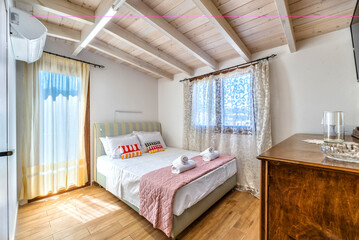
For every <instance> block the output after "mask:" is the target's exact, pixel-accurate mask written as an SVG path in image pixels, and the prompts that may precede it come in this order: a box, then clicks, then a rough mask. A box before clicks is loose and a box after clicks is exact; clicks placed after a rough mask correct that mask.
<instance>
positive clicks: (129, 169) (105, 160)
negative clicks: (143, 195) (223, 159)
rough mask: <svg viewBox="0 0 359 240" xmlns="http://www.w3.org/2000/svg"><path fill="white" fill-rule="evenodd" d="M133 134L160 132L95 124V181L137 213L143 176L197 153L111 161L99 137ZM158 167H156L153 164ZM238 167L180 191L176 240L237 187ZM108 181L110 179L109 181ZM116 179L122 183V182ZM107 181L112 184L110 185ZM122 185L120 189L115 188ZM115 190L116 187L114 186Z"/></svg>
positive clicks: (150, 125) (148, 126) (156, 127)
mask: <svg viewBox="0 0 359 240" xmlns="http://www.w3.org/2000/svg"><path fill="white" fill-rule="evenodd" d="M132 131H149V132H150V131H159V132H161V133H162V129H161V124H160V123H159V122H121V123H95V124H94V134H93V135H94V139H93V144H94V154H93V160H94V173H93V174H94V181H95V182H96V183H98V184H99V185H100V186H102V187H104V188H106V186H111V187H109V189H108V190H109V191H110V192H111V193H113V194H114V195H115V196H117V197H118V198H119V199H120V200H122V201H123V202H125V203H126V204H127V205H129V206H130V207H131V208H132V209H134V210H135V211H137V212H138V211H139V194H138V192H139V181H140V178H141V176H143V175H144V174H146V173H148V172H150V171H153V170H156V169H158V168H161V167H165V166H169V165H170V164H171V162H172V160H173V159H174V158H175V157H178V156H179V155H181V154H186V155H187V156H188V157H193V156H196V155H198V154H199V153H198V152H193V151H187V150H183V149H176V148H167V149H166V150H165V151H164V152H159V153H155V154H149V153H144V154H143V156H141V157H137V158H132V159H124V160H120V161H119V160H118V159H111V158H109V157H107V156H106V155H105V152H104V149H103V146H102V144H101V141H100V139H99V138H100V137H104V136H119V135H124V134H128V133H132ZM154 162H155V163H156V164H153V163H154ZM236 172H237V169H236V163H235V160H232V161H230V162H228V163H226V164H224V165H222V166H221V167H219V168H217V169H215V170H213V171H211V172H209V173H207V174H205V175H203V176H202V177H200V178H198V179H196V180H195V181H193V182H190V183H189V184H187V185H185V186H183V187H182V188H180V189H179V190H178V191H177V193H176V195H175V200H174V209H173V226H172V234H171V237H172V238H173V239H174V238H176V236H178V235H179V234H180V233H181V232H182V231H183V230H184V229H185V228H186V227H188V226H189V225H190V224H191V223H192V222H193V221H194V220H195V219H197V218H198V217H199V216H200V215H201V214H202V213H204V212H205V211H206V210H207V209H208V208H210V207H211V206H212V205H213V204H214V203H215V202H216V201H218V200H219V199H220V198H222V197H223V196H224V195H225V194H226V193H227V192H228V191H230V190H231V189H233V188H234V187H235V186H236ZM107 178H108V179H107ZM114 179H121V181H119V180H116V181H117V182H114ZM106 181H112V182H111V184H110V183H109V182H108V183H106ZM116 184H120V185H116ZM115 185H116V187H113V186H115Z"/></svg>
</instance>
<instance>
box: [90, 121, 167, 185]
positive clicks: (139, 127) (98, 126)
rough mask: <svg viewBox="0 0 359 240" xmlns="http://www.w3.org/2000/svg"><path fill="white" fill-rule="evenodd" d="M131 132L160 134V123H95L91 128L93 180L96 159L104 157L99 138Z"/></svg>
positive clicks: (95, 170)
mask: <svg viewBox="0 0 359 240" xmlns="http://www.w3.org/2000/svg"><path fill="white" fill-rule="evenodd" d="M133 131H145V132H154V131H158V132H161V134H162V129H161V123H159V122H112V123H95V124H94V127H93V151H94V152H93V164H94V165H93V169H94V180H95V181H97V158H98V157H99V156H102V155H105V150H104V148H103V146H102V143H101V140H100V137H105V136H107V137H114V136H119V135H125V134H129V133H132V132H133Z"/></svg>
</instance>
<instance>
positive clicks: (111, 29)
mask: <svg viewBox="0 0 359 240" xmlns="http://www.w3.org/2000/svg"><path fill="white" fill-rule="evenodd" d="M104 31H105V32H107V33H108V34H110V35H111V36H113V37H115V38H117V39H119V40H121V41H124V42H126V43H127V44H129V45H131V46H133V47H136V48H138V49H141V50H143V51H145V52H146V53H148V54H149V55H151V56H152V57H155V58H157V59H158V60H160V61H162V62H164V63H166V64H168V65H170V66H172V67H174V68H176V69H178V70H180V71H181V72H185V73H187V74H188V75H190V76H193V74H194V70H193V69H192V68H190V67H188V66H186V65H185V64H183V63H182V62H180V61H178V60H176V59H175V58H174V57H172V56H170V55H168V54H167V53H165V52H163V51H161V50H160V49H158V48H156V47H153V46H151V45H150V44H148V43H147V42H146V41H144V40H142V39H141V38H139V37H137V36H136V35H135V34H133V33H131V32H129V31H127V30H125V29H123V28H122V27H120V26H118V25H117V24H114V23H112V22H110V23H108V24H107V25H106V28H104Z"/></svg>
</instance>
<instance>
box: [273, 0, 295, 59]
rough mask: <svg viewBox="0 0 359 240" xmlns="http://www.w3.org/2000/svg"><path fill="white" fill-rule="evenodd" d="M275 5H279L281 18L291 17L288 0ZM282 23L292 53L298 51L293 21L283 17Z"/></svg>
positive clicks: (276, 1) (279, 1)
mask: <svg viewBox="0 0 359 240" xmlns="http://www.w3.org/2000/svg"><path fill="white" fill-rule="evenodd" d="M275 3H276V5H277V9H278V13H279V16H291V14H290V12H289V7H288V2H287V0H275ZM281 22H282V26H283V31H284V35H285V37H286V39H287V44H288V47H289V50H290V52H295V51H297V47H296V40H295V37H294V30H293V24H292V19H291V18H289V17H282V18H281Z"/></svg>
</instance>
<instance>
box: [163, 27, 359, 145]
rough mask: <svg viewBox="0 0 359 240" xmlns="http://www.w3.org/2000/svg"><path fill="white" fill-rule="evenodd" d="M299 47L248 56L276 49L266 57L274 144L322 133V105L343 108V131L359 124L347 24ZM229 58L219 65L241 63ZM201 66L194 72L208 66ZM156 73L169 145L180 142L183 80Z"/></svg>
mask: <svg viewBox="0 0 359 240" xmlns="http://www.w3.org/2000/svg"><path fill="white" fill-rule="evenodd" d="M297 46H298V51H297V52H295V53H289V51H288V47H287V46H281V47H278V48H274V49H271V50H266V51H263V52H260V53H256V54H254V56H253V59H258V58H261V57H265V56H268V55H270V54H273V53H276V54H278V56H277V57H276V58H275V59H272V60H270V88H271V115H272V134H273V142H274V144H276V143H278V142H280V141H282V140H284V139H285V138H287V137H289V136H291V135H292V134H294V133H321V132H322V128H321V118H322V113H323V111H325V110H342V111H344V112H345V121H346V131H347V133H351V131H352V129H353V128H354V126H358V125H359V83H358V82H357V80H356V73H355V64H354V57H353V52H352V45H351V37H350V30H349V28H346V29H343V30H339V31H336V32H332V33H329V34H325V35H322V36H319V37H316V38H312V39H308V40H304V41H300V42H298V43H297ZM242 62H243V61H242V60H241V59H238V60H237V61H236V60H232V61H230V62H227V63H225V64H223V65H222V66H221V68H224V67H228V66H232V65H236V64H240V63H242ZM210 71H211V70H210V69H208V68H203V69H200V71H197V73H196V74H202V73H206V72H210ZM182 78H184V75H177V76H176V80H175V81H171V82H170V81H168V80H165V79H160V80H159V84H158V93H159V96H158V102H159V104H158V107H159V111H158V112H159V121H160V122H161V123H162V126H163V132H164V138H165V141H166V144H168V145H169V146H175V147H181V146H182V133H183V119H184V116H183V86H182V83H179V80H180V79H182Z"/></svg>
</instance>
